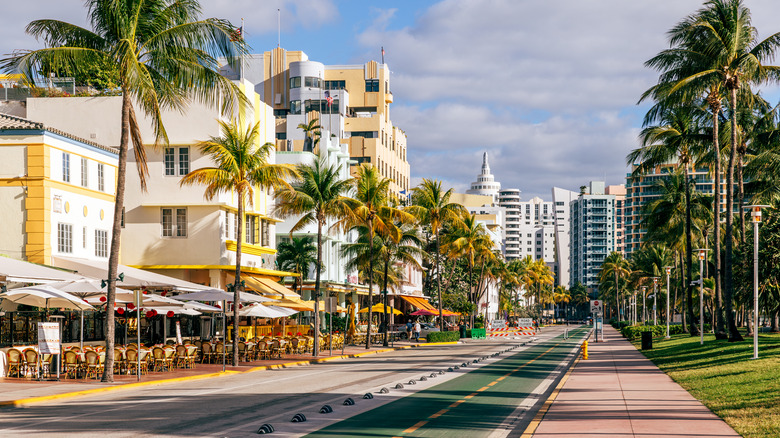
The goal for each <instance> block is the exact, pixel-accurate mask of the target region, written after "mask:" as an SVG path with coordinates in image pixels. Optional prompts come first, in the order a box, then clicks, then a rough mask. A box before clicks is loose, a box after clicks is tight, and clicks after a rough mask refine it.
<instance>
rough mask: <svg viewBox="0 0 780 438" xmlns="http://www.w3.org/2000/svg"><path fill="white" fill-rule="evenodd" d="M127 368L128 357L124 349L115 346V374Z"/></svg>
mask: <svg viewBox="0 0 780 438" xmlns="http://www.w3.org/2000/svg"><path fill="white" fill-rule="evenodd" d="M126 370H127V357H126V356H125V352H124V350H122V349H121V348H114V374H122V372H123V371H126Z"/></svg>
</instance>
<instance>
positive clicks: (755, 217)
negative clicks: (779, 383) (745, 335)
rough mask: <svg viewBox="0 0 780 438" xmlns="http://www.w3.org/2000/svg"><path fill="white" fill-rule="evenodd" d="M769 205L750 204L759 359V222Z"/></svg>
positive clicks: (755, 345) (755, 341)
mask: <svg viewBox="0 0 780 438" xmlns="http://www.w3.org/2000/svg"><path fill="white" fill-rule="evenodd" d="M769 207H770V206H769V205H748V206H746V207H745V208H749V209H750V218H751V220H752V222H753V359H758V224H759V223H761V209H762V208H769Z"/></svg>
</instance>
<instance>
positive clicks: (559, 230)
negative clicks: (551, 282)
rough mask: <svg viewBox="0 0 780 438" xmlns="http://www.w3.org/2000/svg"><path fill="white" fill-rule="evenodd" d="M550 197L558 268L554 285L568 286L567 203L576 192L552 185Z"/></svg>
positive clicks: (568, 211) (568, 225)
mask: <svg viewBox="0 0 780 438" xmlns="http://www.w3.org/2000/svg"><path fill="white" fill-rule="evenodd" d="M552 198H553V205H554V206H555V260H556V267H557V268H558V272H556V276H555V285H556V286H566V287H568V286H569V279H570V278H571V266H570V265H569V253H570V248H571V246H570V241H571V240H570V239H571V236H570V234H569V232H570V230H569V227H570V224H571V222H570V215H571V213H570V210H569V205H570V204H571V203H572V202H573V201H575V200H576V199H577V192H572V191H571V190H566V189H562V188H559V187H553V189H552Z"/></svg>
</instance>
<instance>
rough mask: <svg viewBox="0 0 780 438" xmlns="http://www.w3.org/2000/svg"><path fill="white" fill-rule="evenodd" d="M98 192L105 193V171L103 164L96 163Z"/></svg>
mask: <svg viewBox="0 0 780 438" xmlns="http://www.w3.org/2000/svg"><path fill="white" fill-rule="evenodd" d="M98 190H100V191H101V192H105V191H106V169H105V167H103V163H98Z"/></svg>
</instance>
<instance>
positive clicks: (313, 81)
mask: <svg viewBox="0 0 780 438" xmlns="http://www.w3.org/2000/svg"><path fill="white" fill-rule="evenodd" d="M304 85H306V86H307V87H312V88H320V85H321V82H320V78H317V77H312V76H306V77H305V78H304Z"/></svg>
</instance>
